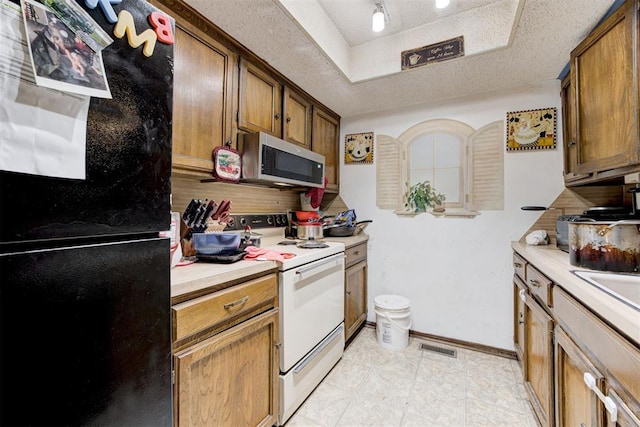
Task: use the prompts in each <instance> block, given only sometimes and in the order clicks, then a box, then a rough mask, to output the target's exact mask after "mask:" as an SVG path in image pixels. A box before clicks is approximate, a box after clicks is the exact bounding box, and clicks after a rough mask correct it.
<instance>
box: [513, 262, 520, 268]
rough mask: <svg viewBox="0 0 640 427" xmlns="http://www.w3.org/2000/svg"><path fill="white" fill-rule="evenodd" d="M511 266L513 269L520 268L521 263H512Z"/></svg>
mask: <svg viewBox="0 0 640 427" xmlns="http://www.w3.org/2000/svg"><path fill="white" fill-rule="evenodd" d="M513 266H514V267H515V268H522V263H521V262H514V263H513Z"/></svg>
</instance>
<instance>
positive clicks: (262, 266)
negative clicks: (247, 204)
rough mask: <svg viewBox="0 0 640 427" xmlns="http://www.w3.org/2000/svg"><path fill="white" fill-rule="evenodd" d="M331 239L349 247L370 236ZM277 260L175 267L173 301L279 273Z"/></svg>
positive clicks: (172, 281)
mask: <svg viewBox="0 0 640 427" xmlns="http://www.w3.org/2000/svg"><path fill="white" fill-rule="evenodd" d="M323 240H326V241H328V242H341V243H344V245H345V247H346V248H347V249H348V248H350V247H353V246H355V245H358V244H360V243H364V242H366V241H368V240H369V236H368V235H367V234H365V233H360V234H357V235H355V236H349V237H325V238H324V239H323ZM277 269H278V264H277V263H276V262H275V261H238V262H234V263H232V264H215V263H208V262H196V263H194V264H190V265H186V266H182V267H173V268H172V269H171V301H172V304H175V303H177V302H181V301H185V300H187V299H190V298H194V297H197V296H200V295H202V294H205V293H208V292H215V291H217V290H220V289H224V288H225V287H227V286H231V285H234V284H237V283H239V282H242V281H245V280H249V279H251V278H253V277H259V276H261V275H265V274H269V273H271V272H277Z"/></svg>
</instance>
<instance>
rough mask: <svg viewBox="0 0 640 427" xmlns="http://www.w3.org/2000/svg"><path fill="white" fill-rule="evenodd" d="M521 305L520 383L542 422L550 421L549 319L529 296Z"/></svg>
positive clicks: (551, 328)
mask: <svg viewBox="0 0 640 427" xmlns="http://www.w3.org/2000/svg"><path fill="white" fill-rule="evenodd" d="M524 304H525V306H524V350H523V351H524V354H525V355H526V356H525V358H524V370H523V372H524V384H525V389H526V390H527V393H528V394H529V399H530V401H531V404H532V406H533V410H534V411H535V413H536V416H537V417H538V421H539V422H540V424H541V425H542V426H552V425H553V420H554V418H553V410H554V405H553V399H554V395H553V319H552V318H551V316H549V314H547V312H546V311H545V310H544V309H543V308H542V306H541V305H540V304H539V303H538V302H537V301H536V300H535V299H534V298H533V297H531V296H527V298H526V300H525V303H524Z"/></svg>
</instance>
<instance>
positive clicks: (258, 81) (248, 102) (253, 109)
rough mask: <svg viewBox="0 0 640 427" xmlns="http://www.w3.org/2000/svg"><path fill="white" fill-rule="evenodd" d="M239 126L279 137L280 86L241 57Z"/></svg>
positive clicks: (280, 115) (280, 134)
mask: <svg viewBox="0 0 640 427" xmlns="http://www.w3.org/2000/svg"><path fill="white" fill-rule="evenodd" d="M238 102H239V104H238V127H239V128H240V129H243V130H246V131H249V132H266V133H268V134H271V135H273V136H277V137H278V138H280V137H281V136H282V120H281V118H282V85H281V84H280V83H279V82H278V81H277V80H276V79H275V78H274V77H273V76H271V75H270V74H268V73H267V72H265V71H263V70H261V69H260V68H258V67H256V66H255V65H253V64H252V63H250V62H248V61H246V60H245V59H241V60H240V82H239V95H238Z"/></svg>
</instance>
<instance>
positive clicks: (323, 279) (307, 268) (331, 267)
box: [279, 252, 344, 372]
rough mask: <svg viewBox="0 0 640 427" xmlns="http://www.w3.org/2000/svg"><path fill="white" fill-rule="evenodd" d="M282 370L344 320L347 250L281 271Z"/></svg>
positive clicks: (289, 367)
mask: <svg viewBox="0 0 640 427" xmlns="http://www.w3.org/2000/svg"><path fill="white" fill-rule="evenodd" d="M279 287H280V288H279V291H280V316H279V317H280V325H279V326H280V342H281V343H282V348H281V349H280V371H281V372H287V371H288V370H289V369H291V368H292V367H293V365H295V364H296V363H297V362H298V361H299V360H300V359H302V358H303V357H304V356H305V355H306V354H307V353H308V352H310V351H311V350H312V349H313V348H314V347H315V346H316V345H318V343H319V342H320V341H322V340H323V339H324V338H325V337H326V336H327V335H329V334H330V333H331V332H332V331H333V330H334V329H335V328H336V327H337V326H338V325H339V324H340V323H342V322H343V320H344V253H342V252H341V253H339V254H336V255H333V256H330V257H327V258H323V259H321V260H319V261H315V262H311V263H309V264H305V265H303V266H300V267H297V268H293V269H291V270H288V271H285V272H282V273H280V280H279Z"/></svg>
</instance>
